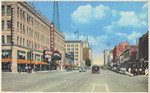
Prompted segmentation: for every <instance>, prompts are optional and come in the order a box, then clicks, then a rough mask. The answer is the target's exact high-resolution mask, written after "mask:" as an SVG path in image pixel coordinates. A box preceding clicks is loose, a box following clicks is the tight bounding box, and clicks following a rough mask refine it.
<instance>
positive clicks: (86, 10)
mask: <svg viewBox="0 0 150 93" xmlns="http://www.w3.org/2000/svg"><path fill="white" fill-rule="evenodd" d="M91 9H92V6H91V5H89V4H87V5H85V6H80V7H78V9H77V10H76V11H74V12H73V13H72V14H71V18H72V20H73V21H74V22H76V23H87V22H89V19H90V17H91V11H92V10H91Z"/></svg>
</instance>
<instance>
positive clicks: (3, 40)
mask: <svg viewBox="0 0 150 93" xmlns="http://www.w3.org/2000/svg"><path fill="white" fill-rule="evenodd" d="M2 44H5V39H4V36H2Z"/></svg>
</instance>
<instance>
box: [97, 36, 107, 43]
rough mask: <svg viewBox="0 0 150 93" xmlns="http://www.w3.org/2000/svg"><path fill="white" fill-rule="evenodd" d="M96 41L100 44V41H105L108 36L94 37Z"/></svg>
mask: <svg viewBox="0 0 150 93" xmlns="http://www.w3.org/2000/svg"><path fill="white" fill-rule="evenodd" d="M96 39H97V41H98V42H102V41H105V40H107V39H108V36H107V35H101V36H98V37H96Z"/></svg>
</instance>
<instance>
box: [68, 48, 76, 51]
mask: <svg viewBox="0 0 150 93" xmlns="http://www.w3.org/2000/svg"><path fill="white" fill-rule="evenodd" d="M70 50H73V51H74V48H71V49H70V48H67V51H70ZM75 50H78V48H75ZM65 51H66V49H65Z"/></svg>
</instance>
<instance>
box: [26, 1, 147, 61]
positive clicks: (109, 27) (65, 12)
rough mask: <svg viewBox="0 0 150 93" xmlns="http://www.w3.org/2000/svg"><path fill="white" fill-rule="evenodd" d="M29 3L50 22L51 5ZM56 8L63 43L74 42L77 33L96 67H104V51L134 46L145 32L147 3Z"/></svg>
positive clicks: (95, 3) (80, 4)
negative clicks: (121, 45) (77, 32)
mask: <svg viewBox="0 0 150 93" xmlns="http://www.w3.org/2000/svg"><path fill="white" fill-rule="evenodd" d="M29 3H31V4H33V5H34V6H35V8H36V10H38V11H39V10H40V12H41V13H42V15H45V16H46V18H47V19H49V20H50V22H52V18H53V2H52V1H30V2H29ZM58 7H59V19H60V31H62V32H63V33H64V34H65V40H77V39H78V35H77V34H75V31H78V30H79V39H80V40H83V41H85V40H86V39H87V36H88V42H89V44H90V47H91V48H92V52H93V60H94V63H95V64H103V62H104V54H103V51H104V50H105V49H113V48H114V47H115V46H116V45H119V43H120V42H125V41H126V40H127V41H128V42H129V45H136V38H139V37H141V36H142V35H143V34H145V33H147V31H148V2H147V1H134V2H132V1H126V2H121V1H119V2H118V1H59V2H58ZM84 35H85V36H84ZM108 43H109V45H107V44H108Z"/></svg>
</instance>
